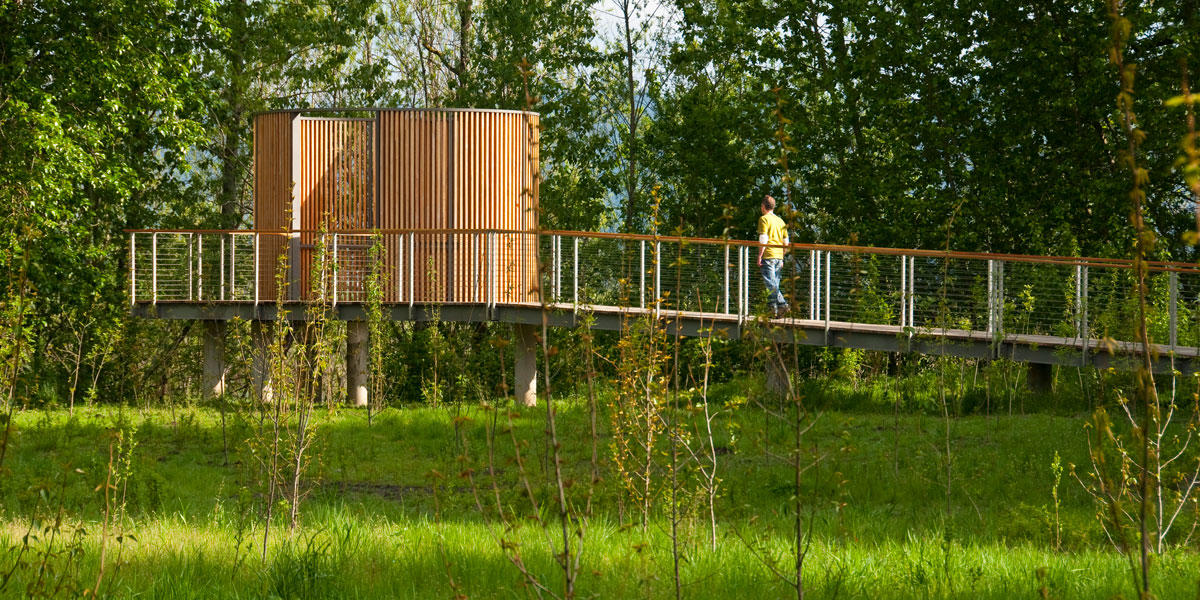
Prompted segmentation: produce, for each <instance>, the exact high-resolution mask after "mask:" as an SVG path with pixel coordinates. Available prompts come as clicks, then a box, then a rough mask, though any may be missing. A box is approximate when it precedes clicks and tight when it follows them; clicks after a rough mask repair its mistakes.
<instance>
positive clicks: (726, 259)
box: [722, 244, 729, 314]
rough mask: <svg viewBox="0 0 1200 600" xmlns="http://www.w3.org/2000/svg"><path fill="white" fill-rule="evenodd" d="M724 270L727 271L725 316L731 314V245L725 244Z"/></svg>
mask: <svg viewBox="0 0 1200 600" xmlns="http://www.w3.org/2000/svg"><path fill="white" fill-rule="evenodd" d="M722 270H723V271H725V311H724V314H729V244H725V266H724V268H723V269H722Z"/></svg>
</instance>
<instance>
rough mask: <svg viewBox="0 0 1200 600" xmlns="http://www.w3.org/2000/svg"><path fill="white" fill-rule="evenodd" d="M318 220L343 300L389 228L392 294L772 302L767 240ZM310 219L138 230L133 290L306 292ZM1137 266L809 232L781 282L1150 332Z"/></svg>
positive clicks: (1178, 290) (1160, 332)
mask: <svg viewBox="0 0 1200 600" xmlns="http://www.w3.org/2000/svg"><path fill="white" fill-rule="evenodd" d="M306 233H309V234H313V235H315V236H316V237H313V238H311V239H316V240H318V242H317V243H319V244H322V245H323V246H324V248H325V251H326V256H329V257H330V258H329V260H330V261H331V264H330V270H331V272H332V274H333V278H332V282H333V286H332V287H333V289H332V296H331V298H332V301H333V302H334V303H361V302H364V301H365V300H366V295H367V292H366V287H365V282H366V280H367V274H368V273H370V272H371V267H372V265H371V260H372V259H371V252H370V248H371V247H372V246H373V245H375V244H379V246H380V248H381V249H382V251H381V252H379V253H378V255H379V256H380V257H381V258H379V259H378V260H380V261H382V262H381V270H382V271H383V273H382V275H383V280H382V282H381V285H383V286H385V288H386V293H385V294H384V295H383V298H384V302H386V303H392V304H395V303H399V304H409V305H411V304H414V303H460V304H461V303H468V304H483V305H487V306H489V307H490V306H495V305H497V304H501V303H511V304H526V305H528V304H538V303H540V302H541V301H542V300H543V299H544V300H545V302H546V303H548V304H552V305H555V307H556V308H562V309H572V310H579V309H584V308H591V307H609V308H619V309H646V310H651V311H658V312H662V311H688V312H698V313H706V314H709V315H717V316H722V317H725V318H736V319H738V320H739V321H740V320H744V319H746V318H749V317H751V316H752V315H756V314H761V313H763V312H764V311H765V308H766V302H765V298H766V289H765V287H764V284H763V279H762V277H761V276H760V275H759V273H758V272H757V269H758V268H757V265H756V264H755V263H756V258H757V254H758V249H759V246H758V244H756V243H754V242H745V241H739V240H716V239H703V238H679V237H654V236H641V235H621V234H607V233H581V232H539V233H531V232H513V231H499V230H469V231H464V230H414V231H380V232H370V231H350V232H322V233H316V232H306ZM298 234H299V232H289V233H280V232H257V231H134V232H130V262H131V276H130V297H131V301H132V302H133V303H160V302H195V303H222V302H235V303H251V302H252V303H262V302H269V301H274V298H275V297H276V294H277V293H278V285H279V282H285V284H286V285H285V287H286V286H290V287H291V288H292V290H291V291H287V292H285V293H288V294H291V298H292V299H301V297H300V296H298V295H296V294H295V288H296V287H298V286H302V285H306V284H307V285H311V281H310V279H311V278H309V277H300V276H298V274H294V273H291V274H285V276H284V277H278V278H277V277H275V274H276V273H277V272H278V271H277V270H275V269H285V270H287V269H290V270H291V271H296V270H297V269H295V268H291V267H289V266H288V264H287V263H286V262H285V263H283V264H282V265H281V266H276V265H279V264H280V263H278V262H277V261H278V260H279V257H282V256H286V255H287V253H286V252H285V250H287V249H289V248H296V247H297V246H298V245H299V244H298V240H299V239H300V238H299V235H298ZM309 250H311V248H309ZM297 256H299V254H298V253H293V254H291V255H290V257H291V258H290V260H291V261H293V262H294V261H295V260H296V257H297ZM311 260H312V259H311V257H310V259H309V261H311ZM302 268H311V264H310V263H309V262H303V261H302ZM1149 268H1150V273H1149V278H1148V282H1147V285H1148V292H1149V294H1148V300H1149V304H1150V312H1149V327H1150V333H1151V337H1152V339H1153V340H1154V341H1155V342H1156V343H1159V344H1162V345H1164V346H1168V347H1169V348H1172V349H1174V348H1181V347H1189V348H1190V347H1195V346H1200V268H1197V266H1195V265H1190V264H1185V263H1157V262H1156V263H1150V266H1149ZM522 269H525V270H527V271H528V274H529V276H528V277H525V276H521V275H520V274H519V273H517V272H518V271H521V270H522ZM1132 278H1133V269H1132V263H1130V262H1129V261H1124V260H1116V259H1095V258H1080V257H1036V256H1021V255H1009V254H1003V255H1002V254H984V253H960V252H936V251H922V250H902V249H891V248H867V247H853V246H835V245H804V244H794V245H792V247H791V248H790V249H789V252H788V255H787V258H786V259H785V264H784V275H783V284H782V286H781V288H782V292H783V294H784V295H785V297H787V298H788V300H789V303H790V305H791V312H790V313H789V314H788V315H787V316H786V318H789V319H796V320H801V321H808V322H809V323H807V325H809V326H813V325H814V324H815V325H817V326H819V325H820V324H824V326H825V327H826V328H828V327H829V326H830V325H831V324H841V325H844V324H855V325H860V326H889V327H897V328H899V331H902V332H906V333H908V334H910V335H911V334H913V333H929V332H935V333H936V331H938V330H943V331H945V330H955V331H965V332H971V333H978V334H981V335H985V336H989V337H991V338H993V339H998V338H999V337H1001V336H1006V335H1013V334H1016V335H1044V336H1053V337H1056V338H1063V339H1074V340H1078V341H1080V343H1081V344H1082V345H1083V346H1084V347H1085V349H1086V347H1087V346H1088V345H1089V344H1092V343H1095V341H1096V340H1104V339H1113V340H1124V341H1131V340H1133V339H1135V335H1134V331H1133V323H1134V321H1135V319H1134V317H1135V316H1136V309H1137V306H1136V298H1135V297H1134V295H1133V292H1132V290H1133V280H1132Z"/></svg>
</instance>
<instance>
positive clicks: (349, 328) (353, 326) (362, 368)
mask: <svg viewBox="0 0 1200 600" xmlns="http://www.w3.org/2000/svg"><path fill="white" fill-rule="evenodd" d="M369 344H370V329H368V327H367V323H366V321H347V322H346V403H347V404H349V405H350V406H357V407H359V408H365V407H366V406H367V404H368V403H369V402H370V393H369V391H368V389H367V370H368V367H367V354H368V352H369Z"/></svg>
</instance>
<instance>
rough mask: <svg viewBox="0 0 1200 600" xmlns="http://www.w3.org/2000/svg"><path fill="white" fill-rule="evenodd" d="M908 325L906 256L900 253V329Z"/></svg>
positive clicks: (989, 284)
mask: <svg viewBox="0 0 1200 600" xmlns="http://www.w3.org/2000/svg"><path fill="white" fill-rule="evenodd" d="M988 277H989V278H988V290H989V292H990V291H991V285H992V283H991V274H990V273H989V274H988ZM905 327H908V257H907V256H904V255H903V254H901V255H900V329H901V331H903V330H904V328H905Z"/></svg>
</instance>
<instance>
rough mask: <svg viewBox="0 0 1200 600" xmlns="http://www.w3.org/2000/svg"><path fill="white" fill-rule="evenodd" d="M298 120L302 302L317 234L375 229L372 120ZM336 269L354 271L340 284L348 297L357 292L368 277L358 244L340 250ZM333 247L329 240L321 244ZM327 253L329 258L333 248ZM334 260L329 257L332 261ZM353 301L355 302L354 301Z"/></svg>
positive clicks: (364, 253)
mask: <svg viewBox="0 0 1200 600" xmlns="http://www.w3.org/2000/svg"><path fill="white" fill-rule="evenodd" d="M298 118H299V119H300V123H299V127H298V131H299V135H300V164H299V165H297V173H296V181H297V192H296V194H297V201H298V204H299V207H300V215H301V216H300V228H301V230H302V232H301V234H300V249H301V252H300V265H299V266H300V272H299V275H300V277H299V281H300V289H301V296H302V297H306V298H307V297H308V294H309V292H310V291H311V290H312V286H313V282H312V279H311V275H312V274H311V271H312V266H313V258H314V251H315V249H316V244H317V241H318V240H317V237H318V235H319V233H318V232H319V231H321V230H324V231H340V230H353V229H357V230H362V229H371V228H373V227H375V226H376V225H377V223H376V222H375V218H374V206H375V193H374V187H373V184H372V181H371V180H372V178H373V177H372V175H373V174H372V164H373V162H374V147H373V144H372V138H373V129H374V120H373V119H330V118H309V117H298ZM340 242H341V241H340V240H339V248H338V264H339V267H340V268H343V269H352V270H353V273H344V274H343V275H342V276H340V277H339V281H349V282H350V283H351V285H350V288H351V289H350V290H347V291H348V292H349V293H351V294H353V293H354V291H355V290H358V291H361V287H362V280H363V279H364V278H365V277H366V270H365V269H364V266H365V265H366V262H367V248H365V247H364V244H363V243H361V241H357V240H356V241H355V242H353V243H348V244H347V245H346V246H345V247H344V248H343V247H341V243H340ZM325 243H326V244H332V238H327V239H326V240H325ZM328 251H329V252H330V253H332V248H329V249H328ZM330 260H332V254H331V257H330ZM352 297H353V296H352Z"/></svg>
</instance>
